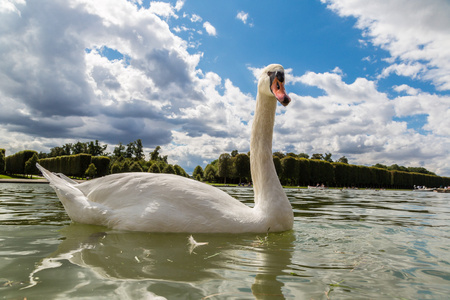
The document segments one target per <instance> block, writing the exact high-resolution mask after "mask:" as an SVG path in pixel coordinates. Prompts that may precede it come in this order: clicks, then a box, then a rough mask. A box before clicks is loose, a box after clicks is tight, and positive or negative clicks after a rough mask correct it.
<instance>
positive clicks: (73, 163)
mask: <svg viewBox="0 0 450 300" xmlns="http://www.w3.org/2000/svg"><path fill="white" fill-rule="evenodd" d="M91 163H92V164H94V166H95V168H96V176H97V177H99V176H104V175H107V174H109V163H110V159H109V157H106V156H91V155H90V154H84V153H82V154H76V155H64V156H58V157H52V158H43V159H40V160H39V164H40V165H41V166H43V167H44V168H46V169H47V170H50V171H52V172H56V173H63V174H64V175H67V176H74V177H84V175H85V172H86V170H87V169H88V168H89V165H90V164H91Z"/></svg>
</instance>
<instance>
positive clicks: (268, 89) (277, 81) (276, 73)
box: [258, 64, 291, 106]
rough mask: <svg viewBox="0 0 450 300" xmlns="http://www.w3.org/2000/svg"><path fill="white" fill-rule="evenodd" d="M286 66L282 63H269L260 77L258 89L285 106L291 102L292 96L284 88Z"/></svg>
mask: <svg viewBox="0 0 450 300" xmlns="http://www.w3.org/2000/svg"><path fill="white" fill-rule="evenodd" d="M284 84H285V78H284V68H283V66H281V65H277V64H272V65H268V66H267V67H265V68H264V70H263V71H262V74H261V76H260V77H259V82H258V90H259V92H260V93H262V94H265V95H266V96H269V97H274V98H276V99H277V100H278V101H279V102H280V103H281V104H282V105H283V106H287V105H288V104H289V102H291V98H290V97H289V96H288V95H287V94H286V90H285V89H284Z"/></svg>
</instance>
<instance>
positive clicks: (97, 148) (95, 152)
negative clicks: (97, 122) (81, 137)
mask: <svg viewBox="0 0 450 300" xmlns="http://www.w3.org/2000/svg"><path fill="white" fill-rule="evenodd" d="M106 147H108V145H100V144H99V142H98V140H95V143H94V142H92V141H91V142H89V144H88V145H87V154H90V155H92V156H103V155H104V154H105V153H104V152H105V150H106Z"/></svg>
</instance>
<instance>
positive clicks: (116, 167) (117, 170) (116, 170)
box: [111, 161, 122, 174]
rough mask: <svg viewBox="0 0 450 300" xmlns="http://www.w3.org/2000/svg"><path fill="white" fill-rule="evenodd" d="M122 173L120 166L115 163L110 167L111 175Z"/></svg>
mask: <svg viewBox="0 0 450 300" xmlns="http://www.w3.org/2000/svg"><path fill="white" fill-rule="evenodd" d="M120 172H122V168H121V167H120V164H119V163H118V162H117V161H116V162H115V163H113V165H112V166H111V174H116V173H120Z"/></svg>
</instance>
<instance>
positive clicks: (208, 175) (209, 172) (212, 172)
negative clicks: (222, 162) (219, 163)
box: [203, 163, 217, 182]
mask: <svg viewBox="0 0 450 300" xmlns="http://www.w3.org/2000/svg"><path fill="white" fill-rule="evenodd" d="M216 174H217V169H216V168H215V167H214V165H213V164H212V163H210V164H208V165H207V166H206V167H205V170H204V172H203V178H204V179H205V180H206V181H208V182H214V181H216Z"/></svg>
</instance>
